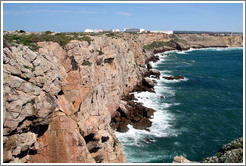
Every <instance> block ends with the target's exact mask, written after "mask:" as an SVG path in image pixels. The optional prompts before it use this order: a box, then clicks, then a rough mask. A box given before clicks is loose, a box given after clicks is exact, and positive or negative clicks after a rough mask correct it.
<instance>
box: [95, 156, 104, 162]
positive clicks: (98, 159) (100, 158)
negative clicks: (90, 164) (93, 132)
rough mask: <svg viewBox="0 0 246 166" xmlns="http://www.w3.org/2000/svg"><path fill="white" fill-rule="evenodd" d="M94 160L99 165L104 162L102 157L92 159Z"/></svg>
mask: <svg viewBox="0 0 246 166" xmlns="http://www.w3.org/2000/svg"><path fill="white" fill-rule="evenodd" d="M94 159H95V161H96V162H97V163H101V162H102V161H103V160H104V157H103V155H98V156H96V157H94Z"/></svg>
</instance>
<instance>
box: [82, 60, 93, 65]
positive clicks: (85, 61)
mask: <svg viewBox="0 0 246 166" xmlns="http://www.w3.org/2000/svg"><path fill="white" fill-rule="evenodd" d="M82 65H83V66H90V65H91V62H90V61H89V60H83V63H82Z"/></svg>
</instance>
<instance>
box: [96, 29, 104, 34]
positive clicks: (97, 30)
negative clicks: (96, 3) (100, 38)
mask: <svg viewBox="0 0 246 166" xmlns="http://www.w3.org/2000/svg"><path fill="white" fill-rule="evenodd" d="M102 31H103V30H101V29H94V32H95V33H98V32H102Z"/></svg>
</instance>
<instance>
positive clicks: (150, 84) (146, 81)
mask: <svg viewBox="0 0 246 166" xmlns="http://www.w3.org/2000/svg"><path fill="white" fill-rule="evenodd" d="M143 85H145V86H147V87H150V88H153V87H154V86H155V84H154V82H153V81H152V80H151V79H150V78H148V77H145V78H144V79H143Z"/></svg>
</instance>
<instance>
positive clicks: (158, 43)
mask: <svg viewBox="0 0 246 166" xmlns="http://www.w3.org/2000/svg"><path fill="white" fill-rule="evenodd" d="M163 46H169V47H173V46H175V41H174V40H170V41H167V42H162V41H154V42H152V43H150V44H148V45H145V46H144V47H143V48H144V49H145V50H151V49H154V48H160V47H163Z"/></svg>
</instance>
